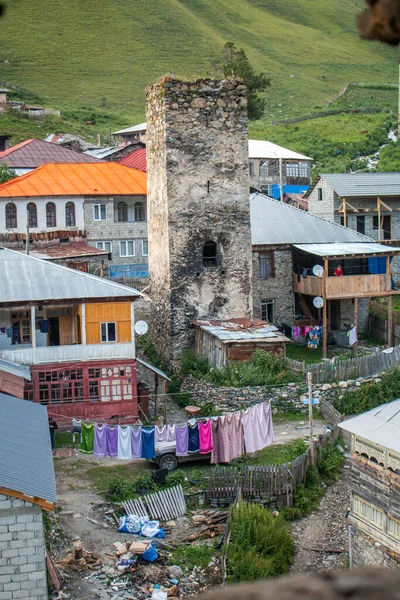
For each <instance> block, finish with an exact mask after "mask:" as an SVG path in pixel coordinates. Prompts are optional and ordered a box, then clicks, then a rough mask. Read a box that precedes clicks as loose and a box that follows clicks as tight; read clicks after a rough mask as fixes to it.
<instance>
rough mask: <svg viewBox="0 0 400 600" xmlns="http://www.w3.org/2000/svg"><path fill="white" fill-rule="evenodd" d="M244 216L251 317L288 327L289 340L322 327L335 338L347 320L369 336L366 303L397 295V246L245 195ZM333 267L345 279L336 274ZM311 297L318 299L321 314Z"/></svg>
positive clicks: (255, 195) (347, 325) (258, 196)
mask: <svg viewBox="0 0 400 600" xmlns="http://www.w3.org/2000/svg"><path fill="white" fill-rule="evenodd" d="M250 217H251V238H252V249H253V278H252V293H253V315H254V317H255V318H261V319H263V320H265V321H269V322H272V323H275V324H278V325H284V326H289V328H287V329H286V331H287V333H288V334H289V333H290V337H292V338H295V339H296V336H297V332H298V330H299V329H302V328H306V327H310V326H313V325H319V324H320V323H321V322H322V324H323V327H324V325H325V327H326V333H328V332H335V333H336V337H337V336H338V335H340V332H341V331H347V330H348V329H350V327H351V325H352V324H353V323H355V324H356V325H357V326H358V330H359V331H360V332H362V331H367V330H368V298H369V297H370V296H388V298H391V295H392V294H393V293H396V292H394V291H392V281H391V266H390V259H391V257H393V256H394V255H395V254H396V253H397V252H398V251H397V250H396V249H395V248H393V247H390V246H385V245H383V244H375V243H373V241H372V240H371V239H370V238H368V237H366V236H365V235H362V234H360V233H358V232H356V231H353V230H352V229H349V228H346V227H342V226H341V225H339V224H338V223H334V222H331V221H329V220H327V219H323V218H321V217H317V216H315V215H312V214H310V213H309V212H306V211H304V210H300V209H297V208H294V207H292V206H290V205H288V204H285V203H283V202H279V201H277V200H274V199H272V198H269V197H268V196H264V195H262V194H259V193H253V194H252V195H251V196H250ZM316 265H318V267H317V269H314V267H315V266H316ZM338 265H340V266H341V268H342V270H343V274H344V276H343V277H337V276H335V272H334V271H335V269H336V267H337V266H338ZM316 273H319V275H316ZM315 297H319V298H322V300H323V307H322V310H321V308H316V307H315V306H314V303H313V298H315ZM325 327H324V328H325ZM324 340H325V341H326V340H327V335H325V336H324ZM345 340H346V336H345ZM325 352H326V348H325Z"/></svg>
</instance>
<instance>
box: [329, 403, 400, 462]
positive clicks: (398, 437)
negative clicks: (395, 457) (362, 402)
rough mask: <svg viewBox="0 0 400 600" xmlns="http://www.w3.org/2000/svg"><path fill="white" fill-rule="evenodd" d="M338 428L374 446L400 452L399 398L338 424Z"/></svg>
mask: <svg viewBox="0 0 400 600" xmlns="http://www.w3.org/2000/svg"><path fill="white" fill-rule="evenodd" d="M339 427H341V428H342V429H344V430H345V431H349V432H350V433H354V434H356V435H357V436H359V437H362V438H364V439H365V440H368V441H370V442H373V443H374V444H378V445H379V446H383V447H384V448H388V449H389V450H394V451H395V452H400V398H398V399H397V400H393V402H388V403H387V404H381V405H380V406H378V407H377V408H373V409H372V410H369V411H368V412H365V413H362V414H361V415H358V416H357V417H352V418H351V419H347V420H346V421H343V422H342V423H339Z"/></svg>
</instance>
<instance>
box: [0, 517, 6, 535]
mask: <svg viewBox="0 0 400 600" xmlns="http://www.w3.org/2000/svg"><path fill="white" fill-rule="evenodd" d="M0 523H1V520H0ZM7 531H8V525H0V533H7Z"/></svg>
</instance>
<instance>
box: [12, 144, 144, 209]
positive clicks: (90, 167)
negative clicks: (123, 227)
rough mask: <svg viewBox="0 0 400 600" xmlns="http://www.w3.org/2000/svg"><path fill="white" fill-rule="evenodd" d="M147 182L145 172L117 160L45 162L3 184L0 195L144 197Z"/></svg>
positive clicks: (22, 196)
mask: <svg viewBox="0 0 400 600" xmlns="http://www.w3.org/2000/svg"><path fill="white" fill-rule="evenodd" d="M50 145H53V144H50ZM79 156H82V155H81V154H79ZM146 181H147V177H146V174H145V173H142V172H141V171H138V170H137V169H129V168H128V167H124V166H123V165H120V164H118V163H115V162H94V163H88V164H62V163H61V164H46V165H42V166H41V167H38V168H37V169H35V170H34V171H30V173H26V174H25V175H21V177H16V178H15V179H11V181H7V182H6V183H3V184H1V185H0V198H27V197H40V196H136V195H139V196H144V195H145V194H146Z"/></svg>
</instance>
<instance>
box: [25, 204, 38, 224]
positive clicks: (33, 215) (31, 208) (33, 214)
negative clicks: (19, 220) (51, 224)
mask: <svg viewBox="0 0 400 600" xmlns="http://www.w3.org/2000/svg"><path fill="white" fill-rule="evenodd" d="M26 212H27V215H28V227H37V226H38V225H37V208H36V204H35V203H34V202H28V206H27V207H26Z"/></svg>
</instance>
